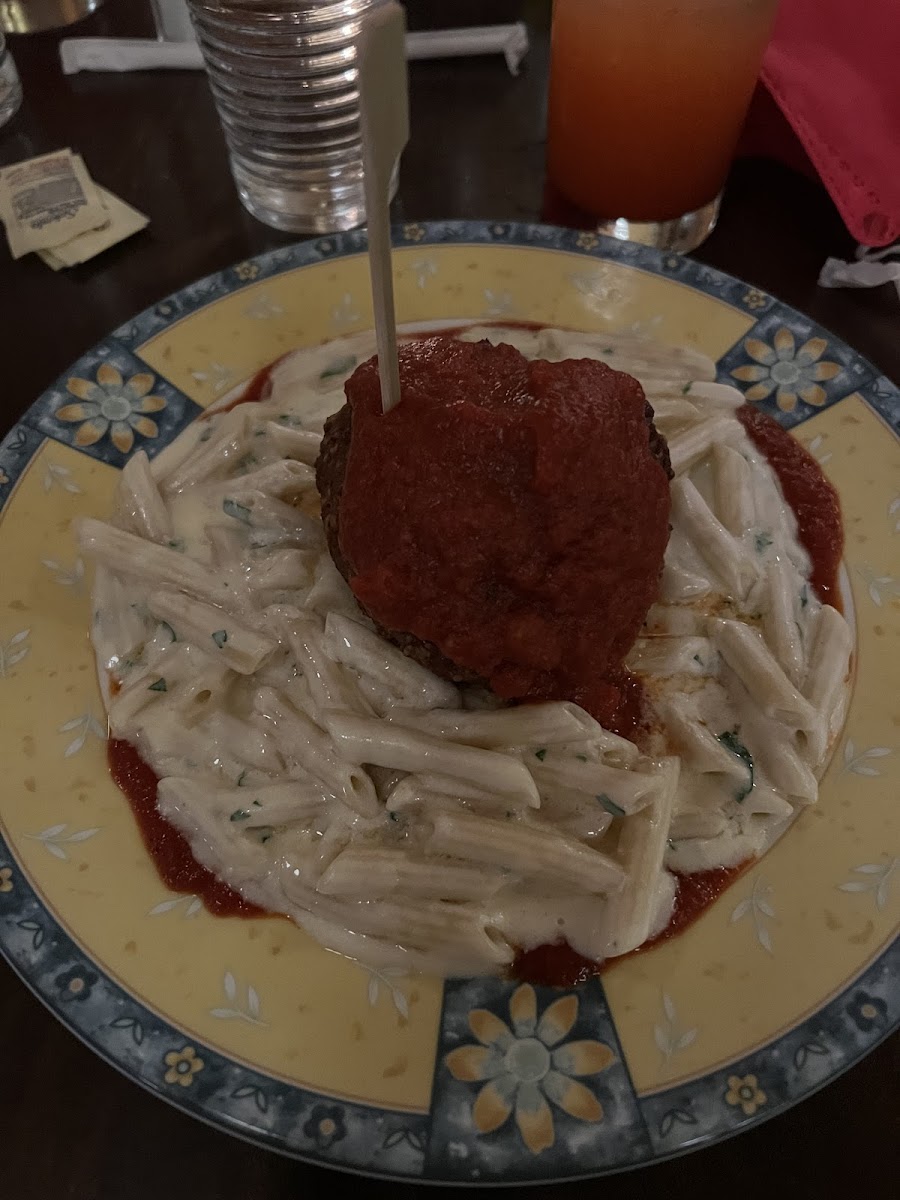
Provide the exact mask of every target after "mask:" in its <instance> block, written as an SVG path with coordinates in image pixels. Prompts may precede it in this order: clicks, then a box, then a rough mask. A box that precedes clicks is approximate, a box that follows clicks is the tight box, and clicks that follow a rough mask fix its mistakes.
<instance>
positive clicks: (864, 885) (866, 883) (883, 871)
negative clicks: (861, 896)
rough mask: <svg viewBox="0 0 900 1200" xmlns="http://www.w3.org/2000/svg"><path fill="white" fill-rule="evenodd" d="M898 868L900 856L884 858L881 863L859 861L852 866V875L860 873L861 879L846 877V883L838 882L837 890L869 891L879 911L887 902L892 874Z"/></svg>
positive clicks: (899, 866)
mask: <svg viewBox="0 0 900 1200" xmlns="http://www.w3.org/2000/svg"><path fill="white" fill-rule="evenodd" d="M898 868H900V856H898V855H894V856H893V857H892V858H888V857H886V858H885V861H884V862H882V863H861V864H860V866H858V867H853V868H852V869H853V874H854V875H861V876H862V877H863V878H861V879H848V880H847V882H846V883H839V884H838V891H841V892H871V893H872V895H873V897H874V900H875V907H876V908H877V909H878V911H879V912H880V911H881V910H882V909H883V908H884V907H885V905H886V904H887V902H888V899H889V896H890V889H891V883H892V880H893V878H894V875H895V874H896V873H897V870H898Z"/></svg>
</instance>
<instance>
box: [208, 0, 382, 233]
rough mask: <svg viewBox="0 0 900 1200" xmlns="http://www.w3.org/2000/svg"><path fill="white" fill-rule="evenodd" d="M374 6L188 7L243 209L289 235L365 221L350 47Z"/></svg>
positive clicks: (352, 0)
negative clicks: (363, 20) (362, 22)
mask: <svg viewBox="0 0 900 1200" xmlns="http://www.w3.org/2000/svg"><path fill="white" fill-rule="evenodd" d="M380 3H382V0H189V7H190V12H191V19H192V21H193V23H194V28H195V29H196V32H197V40H198V42H199V44H200V48H201V50H202V52H203V58H204V61H205V63H206V71H207V75H208V77H209V82H210V87H211V89H212V94H213V98H214V100H215V103H216V108H217V110H218V113H219V119H220V120H221V122H222V129H223V131H224V134H225V141H226V143H227V145H228V154H229V158H230V160H231V171H232V174H233V175H234V181H235V183H236V185H237V190H238V194H239V195H240V197H241V200H242V201H243V203H244V206H245V207H246V208H247V209H248V210H249V211H250V212H251V213H252V214H253V215H254V216H255V217H257V218H258V219H259V220H260V221H263V222H265V224H266V225H272V226H274V228H276V229H286V230H290V231H292V232H295V233H332V232H336V231H338V230H342V229H352V228H354V226H357V225H361V224H363V222H364V221H365V219H366V212H365V201H364V198H363V163H362V138H361V133H360V124H359V91H358V86H357V70H356V48H355V39H356V36H357V35H358V33H359V30H360V23H361V21H362V19H363V17H364V16H365V15H366V13H367V12H369V11H370V10H371V9H373V8H375V7H376V6H377V5H379V4H380Z"/></svg>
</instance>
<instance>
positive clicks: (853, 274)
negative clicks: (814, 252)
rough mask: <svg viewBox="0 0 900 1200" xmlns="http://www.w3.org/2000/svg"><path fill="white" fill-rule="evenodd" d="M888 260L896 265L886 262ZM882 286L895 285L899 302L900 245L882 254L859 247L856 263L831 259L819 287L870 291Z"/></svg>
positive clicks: (824, 269) (820, 278)
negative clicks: (872, 288)
mask: <svg viewBox="0 0 900 1200" xmlns="http://www.w3.org/2000/svg"><path fill="white" fill-rule="evenodd" d="M889 258H891V259H893V258H896V259H897V261H896V262H893V261H892V262H888V261H886V260H887V259H889ZM883 283H892V284H893V285H894V286H895V287H896V289H897V296H898V298H900V242H898V243H897V244H896V245H895V246H888V247H887V248H886V249H882V250H875V249H873V248H872V247H871V246H859V247H858V248H857V251H856V262H852V263H848V262H844V261H843V260H842V259H840V258H829V259H827V261H826V263H825V265H824V267H823V268H822V270H821V271H820V273H819V287H826V288H839V287H849V288H869V287H880V286H881V285H882V284H883Z"/></svg>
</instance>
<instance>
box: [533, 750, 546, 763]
mask: <svg viewBox="0 0 900 1200" xmlns="http://www.w3.org/2000/svg"><path fill="white" fill-rule="evenodd" d="M534 757H535V758H536V759H537V760H538V762H543V761H544V759H545V758H546V757H547V748H546V746H542V747H541V749H540V750H535V752H534Z"/></svg>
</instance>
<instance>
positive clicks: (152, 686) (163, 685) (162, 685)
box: [147, 677, 169, 692]
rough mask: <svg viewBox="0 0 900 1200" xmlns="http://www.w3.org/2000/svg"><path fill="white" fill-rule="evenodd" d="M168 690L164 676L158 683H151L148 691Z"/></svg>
mask: <svg viewBox="0 0 900 1200" xmlns="http://www.w3.org/2000/svg"><path fill="white" fill-rule="evenodd" d="M168 690H169V689H168V687H167V686H166V681H165V680H164V679H163V678H162V677H160V678H159V679H157V681H156V683H151V684H150V686H149V688H148V689H147V691H148V692H167V691H168Z"/></svg>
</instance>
